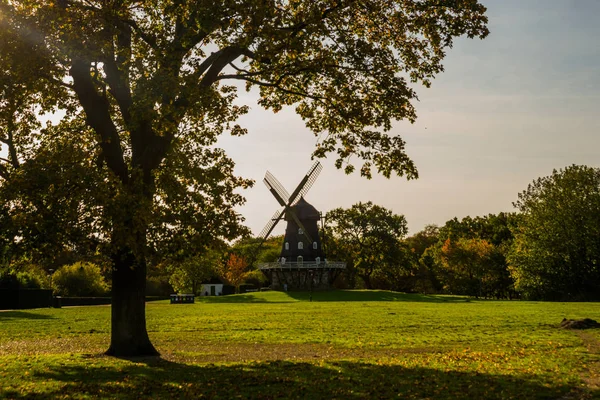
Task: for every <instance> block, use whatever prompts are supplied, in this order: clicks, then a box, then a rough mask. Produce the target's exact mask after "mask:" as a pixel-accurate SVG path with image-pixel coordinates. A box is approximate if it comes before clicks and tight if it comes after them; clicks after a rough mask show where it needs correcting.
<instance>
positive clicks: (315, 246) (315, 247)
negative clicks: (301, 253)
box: [313, 242, 317, 250]
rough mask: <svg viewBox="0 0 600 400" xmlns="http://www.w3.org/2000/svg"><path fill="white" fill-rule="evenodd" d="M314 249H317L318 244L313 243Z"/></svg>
mask: <svg viewBox="0 0 600 400" xmlns="http://www.w3.org/2000/svg"><path fill="white" fill-rule="evenodd" d="M313 249H315V250H316V249H317V242H313Z"/></svg>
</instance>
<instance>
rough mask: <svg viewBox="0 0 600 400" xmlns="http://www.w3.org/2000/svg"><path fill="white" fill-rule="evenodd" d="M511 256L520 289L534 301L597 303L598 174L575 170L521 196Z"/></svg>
mask: <svg viewBox="0 0 600 400" xmlns="http://www.w3.org/2000/svg"><path fill="white" fill-rule="evenodd" d="M514 205H515V207H517V208H518V209H519V211H521V214H520V216H519V219H518V224H517V225H516V226H514V228H513V232H514V235H515V240H514V244H513V246H512V249H511V252H510V255H509V265H510V267H511V273H512V275H513V277H514V278H515V283H516V286H517V289H518V290H520V291H521V292H523V294H524V295H525V296H526V297H528V298H533V299H548V300H559V299H568V300H574V299H582V300H583V299H598V298H599V297H598V288H599V287H600V169H598V168H592V167H587V166H583V165H571V166H569V167H566V168H564V169H560V170H554V171H553V172H552V175H549V176H546V177H542V178H538V179H536V180H535V181H533V182H532V183H531V184H529V186H528V187H527V189H526V190H524V191H523V192H521V193H519V197H518V200H517V201H516V202H515V204H514Z"/></svg>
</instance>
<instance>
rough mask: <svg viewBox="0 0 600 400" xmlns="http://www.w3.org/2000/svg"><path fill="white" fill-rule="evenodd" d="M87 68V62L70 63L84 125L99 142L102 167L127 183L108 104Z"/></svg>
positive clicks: (74, 60)
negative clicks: (104, 164)
mask: <svg viewBox="0 0 600 400" xmlns="http://www.w3.org/2000/svg"><path fill="white" fill-rule="evenodd" d="M90 66H91V63H90V62H89V61H85V60H82V59H73V61H72V66H71V70H70V73H71V77H73V89H74V91H75V93H76V94H77V97H78V98H79V102H80V103H81V106H82V107H83V110H84V111H85V114H86V119H87V123H88V124H89V125H90V126H91V127H92V128H93V129H94V131H96V133H97V134H98V135H99V136H100V138H101V139H102V140H101V142H100V147H101V148H102V153H103V155H104V159H105V160H106V165H107V166H108V167H109V168H110V169H111V170H112V171H113V173H114V174H115V175H116V176H118V177H119V179H121V182H123V183H127V182H128V181H129V174H128V170H127V166H126V164H125V160H124V158H123V149H122V148H121V143H120V138H119V134H118V132H117V128H116V127H115V125H114V123H113V121H112V118H111V115H110V104H109V102H108V100H107V99H106V97H105V96H102V95H100V94H99V93H98V92H97V91H96V88H95V87H94V83H93V81H92V77H91V76H90Z"/></svg>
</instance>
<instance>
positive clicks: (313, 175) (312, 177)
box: [290, 161, 323, 205]
mask: <svg viewBox="0 0 600 400" xmlns="http://www.w3.org/2000/svg"><path fill="white" fill-rule="evenodd" d="M322 169H323V166H322V165H321V163H320V162H318V161H317V162H316V163H314V164H313V166H312V167H311V168H310V170H309V171H308V172H307V173H306V175H305V176H304V178H302V180H301V181H300V184H298V187H296V190H294V193H292V195H291V196H290V200H291V201H290V205H294V204H296V203H297V202H298V200H300V198H301V197H302V196H304V195H305V194H306V193H307V192H308V191H309V190H310V188H311V187H312V185H313V184H314V183H315V181H316V180H317V177H318V176H319V174H320V173H321V170H322Z"/></svg>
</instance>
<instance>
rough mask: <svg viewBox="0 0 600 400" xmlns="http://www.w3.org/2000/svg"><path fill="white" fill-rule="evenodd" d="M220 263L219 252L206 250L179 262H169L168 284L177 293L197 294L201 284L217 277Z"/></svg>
mask: <svg viewBox="0 0 600 400" xmlns="http://www.w3.org/2000/svg"><path fill="white" fill-rule="evenodd" d="M220 263H221V252H220V251H217V250H207V251H204V252H203V253H201V254H198V255H194V256H188V257H185V258H182V259H180V260H169V261H168V263H167V269H168V270H169V271H170V273H171V277H170V278H169V283H170V284H171V286H173V289H175V291H176V292H178V293H193V294H199V292H200V289H201V284H202V282H205V281H208V280H210V279H211V278H212V277H214V276H216V275H217V273H218V267H219V264H220Z"/></svg>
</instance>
